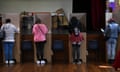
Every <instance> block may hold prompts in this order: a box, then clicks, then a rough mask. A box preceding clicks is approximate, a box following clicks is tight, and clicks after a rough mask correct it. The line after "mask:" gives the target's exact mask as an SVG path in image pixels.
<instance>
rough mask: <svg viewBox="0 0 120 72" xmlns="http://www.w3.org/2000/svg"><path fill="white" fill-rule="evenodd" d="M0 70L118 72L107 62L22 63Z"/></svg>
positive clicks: (17, 71) (18, 71)
mask: <svg viewBox="0 0 120 72" xmlns="http://www.w3.org/2000/svg"><path fill="white" fill-rule="evenodd" d="M0 72H120V71H115V70H114V69H113V67H112V66H111V65H107V64H101V65H98V64H84V63H83V64H46V65H37V64H35V63H24V64H15V65H0Z"/></svg>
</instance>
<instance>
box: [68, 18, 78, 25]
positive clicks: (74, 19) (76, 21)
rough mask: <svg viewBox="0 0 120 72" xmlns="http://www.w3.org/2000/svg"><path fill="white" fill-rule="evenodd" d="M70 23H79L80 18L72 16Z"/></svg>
mask: <svg viewBox="0 0 120 72" xmlns="http://www.w3.org/2000/svg"><path fill="white" fill-rule="evenodd" d="M70 23H71V24H77V23H78V19H77V18H76V17H75V16H73V17H71V19H70Z"/></svg>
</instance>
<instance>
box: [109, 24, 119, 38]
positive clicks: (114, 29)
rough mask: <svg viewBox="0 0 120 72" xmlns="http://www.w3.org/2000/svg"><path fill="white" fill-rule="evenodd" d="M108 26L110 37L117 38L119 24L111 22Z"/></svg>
mask: <svg viewBox="0 0 120 72" xmlns="http://www.w3.org/2000/svg"><path fill="white" fill-rule="evenodd" d="M110 28H111V35H110V37H112V38H118V33H119V25H118V24H117V23H112V24H110Z"/></svg>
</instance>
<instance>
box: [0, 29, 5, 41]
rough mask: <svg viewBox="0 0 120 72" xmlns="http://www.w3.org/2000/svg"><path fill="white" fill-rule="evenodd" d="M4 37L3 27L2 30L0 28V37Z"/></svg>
mask: <svg viewBox="0 0 120 72" xmlns="http://www.w3.org/2000/svg"><path fill="white" fill-rule="evenodd" d="M4 38H5V31H4V29H3V30H0V39H4Z"/></svg>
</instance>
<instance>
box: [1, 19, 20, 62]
mask: <svg viewBox="0 0 120 72" xmlns="http://www.w3.org/2000/svg"><path fill="white" fill-rule="evenodd" d="M1 30H3V31H5V39H4V40H3V50H4V55H5V56H4V57H5V58H4V59H5V63H6V64H8V63H10V64H12V63H15V61H14V56H13V48H14V44H15V39H14V37H15V33H16V32H18V30H17V28H16V27H15V26H14V25H13V24H12V23H11V20H10V19H6V23H5V24H3V25H2V26H1Z"/></svg>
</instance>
